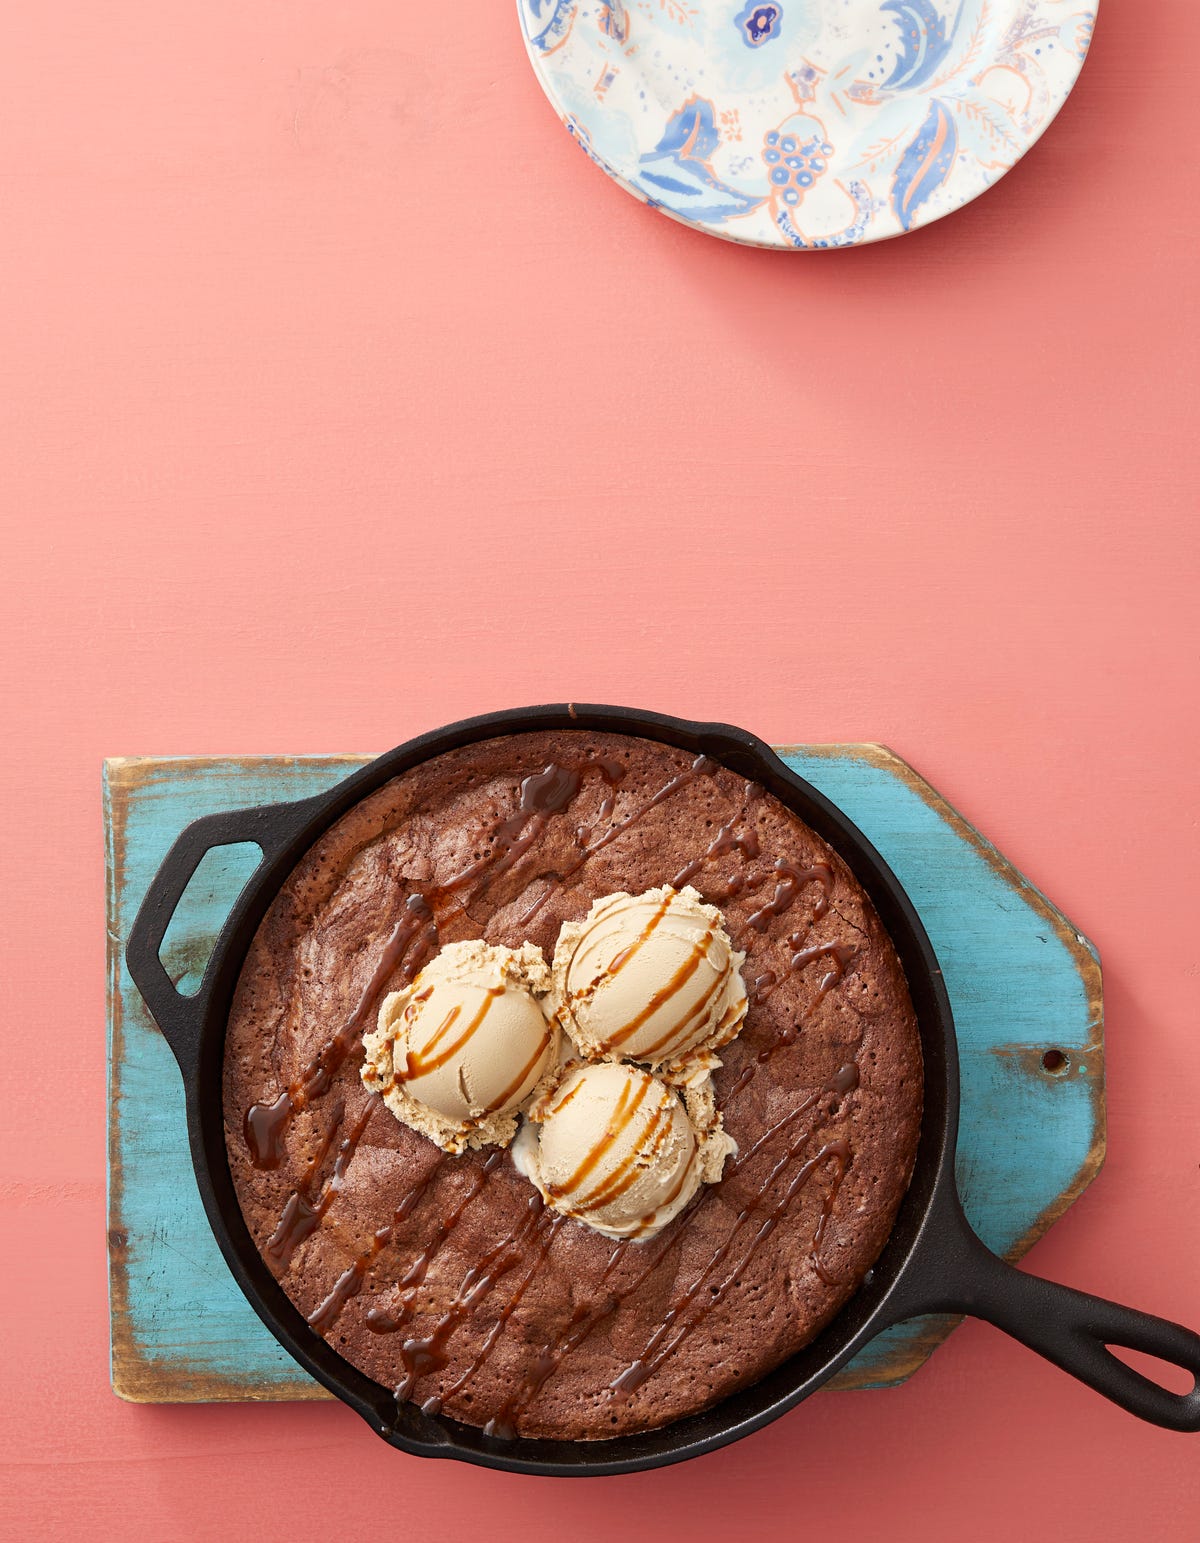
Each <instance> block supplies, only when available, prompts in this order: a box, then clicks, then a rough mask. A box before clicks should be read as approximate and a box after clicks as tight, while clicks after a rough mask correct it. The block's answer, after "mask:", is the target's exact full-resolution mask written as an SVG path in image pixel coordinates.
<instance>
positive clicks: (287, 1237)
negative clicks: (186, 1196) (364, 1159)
mask: <svg viewBox="0 0 1200 1543" xmlns="http://www.w3.org/2000/svg"><path fill="white" fill-rule="evenodd" d="M380 1102H381V1100H380V1099H379V1097H378V1095H376V1094H372V1096H371V1097H370V1098H369V1099H368V1100H367V1106H366V1108H365V1109H364V1110H363V1112H362V1114H361V1116H360V1117H359V1119H358V1121H357V1123H356V1124H355V1125H354V1127H353V1129H352V1130H351V1131H350V1134H349V1135H348V1136H346V1137H345V1139H344V1140H343V1141H342V1143H341V1145H340V1146H339V1147H338V1154H337V1157H336V1158H335V1159H334V1164H333V1173H332V1174H331V1175H330V1177H329V1178H328V1179H327V1180H326V1182H325V1184H324V1185H323V1186H322V1188H321V1193H320V1194H319V1195H318V1196H317V1199H316V1200H315V1201H313V1200H311V1199H310V1196H309V1191H310V1188H311V1185H312V1182H313V1180H314V1179H315V1177H316V1172H317V1169H318V1168H319V1166H320V1163H321V1162H322V1161H323V1160H324V1154H326V1153H327V1152H328V1151H329V1148H330V1146H331V1144H332V1141H333V1136H334V1134H335V1132H336V1130H337V1127H338V1125H340V1123H341V1120H342V1111H341V1110H339V1112H338V1114H337V1117H336V1120H335V1123H334V1124H333V1125H332V1126H331V1127H330V1129H329V1131H328V1132H327V1133H326V1135H325V1139H324V1141H323V1142H322V1146H321V1152H320V1153H319V1154H318V1157H317V1158H314V1160H313V1162H312V1163H310V1164H309V1169H308V1172H307V1173H306V1174H305V1177H304V1181H303V1182H302V1184H301V1187H300V1188H299V1189H296V1190H293V1191H292V1193H291V1195H290V1196H289V1197H288V1202H287V1204H286V1206H285V1207H284V1209H283V1215H282V1216H281V1217H280V1218H279V1223H278V1225H277V1226H276V1228H275V1231H274V1232H273V1233H272V1234H271V1237H270V1239H269V1241H268V1243H267V1246H266V1252H267V1254H268V1255H269V1256H270V1259H271V1261H272V1263H274V1264H277V1265H279V1266H281V1267H282V1266H285V1265H287V1264H289V1263H290V1262H291V1259H292V1255H293V1254H294V1253H295V1252H296V1250H297V1249H298V1248H299V1247H300V1245H301V1243H304V1242H306V1241H307V1240H308V1239H309V1238H310V1237H312V1235H313V1233H314V1232H316V1231H317V1229H318V1228H319V1227H320V1225H321V1223H322V1222H323V1221H324V1220H325V1216H326V1213H327V1212H328V1210H329V1207H330V1206H331V1205H332V1204H333V1202H334V1201H335V1200H336V1199H337V1197H338V1194H339V1193H340V1191H341V1189H342V1187H343V1185H344V1184H345V1182H346V1172H347V1169H348V1168H349V1167H350V1162H351V1160H352V1158H353V1157H354V1154H355V1152H356V1151H357V1150H358V1143H359V1142H360V1141H361V1140H362V1137H363V1133H364V1131H365V1130H366V1128H367V1126H368V1124H369V1123H370V1120H371V1116H372V1115H373V1114H374V1113H375V1111H376V1109H377V1108H378V1107H379V1104H380Z"/></svg>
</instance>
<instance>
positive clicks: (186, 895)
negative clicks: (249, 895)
mask: <svg viewBox="0 0 1200 1543" xmlns="http://www.w3.org/2000/svg"><path fill="white" fill-rule="evenodd" d="M262 858H263V854H262V848H261V847H259V846H256V845H255V843H254V842H253V841H236V842H231V843H230V844H229V845H228V846H220V847H210V848H209V850H208V851H207V852H205V854H204V856H203V857H202V858H201V859H200V862H199V864H198V866H197V868H196V871H195V873H193V874H192V876H191V878H190V880H189V881H188V887H187V888H186V889H185V890H184V892H183V894H182V895H181V897H180V900H179V904H178V905H177V906H176V907H175V914H174V915H173V916H172V917H171V924H170V926H169V927H168V928H167V930H166V933H165V935H164V937H163V941H162V947H161V948H160V949H159V951H158V957H159V959H160V960H161V961H162V967H163V969H164V970H166V972H167V974H168V975H169V976H170V977H171V981H172V984H173V985H174V987H175V989H176V991H178V992H179V994H180V996H184V997H192V996H195V995H196V993H197V991H199V990H200V982H201V981H202V980H203V979H204V971H205V970H206V969H207V967H208V961H209V959H210V958H211V957H212V951H213V948H214V946H215V944H216V941H217V936H218V934H219V933H220V931H221V928H222V927H223V926H224V925H225V921H226V918H227V917H228V915H229V913H230V911H231V910H232V909H233V904H234V901H235V900H236V899H237V897H238V896H239V895H240V894H241V892H242V890H243V889H245V887H246V884H247V882H248V881H249V879H250V876H251V874H252V873H253V872H254V871H255V869H256V868H257V867H258V865H259V863H261V862H262Z"/></svg>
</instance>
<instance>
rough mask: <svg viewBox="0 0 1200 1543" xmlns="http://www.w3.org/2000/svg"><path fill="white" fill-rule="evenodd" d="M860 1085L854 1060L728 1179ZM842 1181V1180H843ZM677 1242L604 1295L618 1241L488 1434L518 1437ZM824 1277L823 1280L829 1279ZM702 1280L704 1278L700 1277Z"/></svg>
mask: <svg viewBox="0 0 1200 1543" xmlns="http://www.w3.org/2000/svg"><path fill="white" fill-rule="evenodd" d="M858 1083H859V1072H858V1067H857V1066H856V1065H854V1064H853V1063H849V1064H847V1065H845V1066H843V1067H841V1068H840V1069H839V1070H838V1071H837V1072H835V1073H834V1075H833V1076H832V1077H831V1078H830V1079H829V1081H828V1082H827V1083H825V1084H824V1086H823V1087H821V1088H818V1089H817V1090H816V1091H815V1092H814V1093H812V1094H810V1095H809V1097H808V1098H807V1099H806V1100H805V1101H804V1103H803V1104H801V1105H799V1106H798V1107H797V1108H796V1109H794V1110H792V1111H791V1112H790V1113H789V1114H788V1115H786V1116H785V1117H784V1118H783V1119H782V1120H780V1121H779V1122H778V1123H777V1124H776V1125H774V1126H772V1127H771V1128H770V1129H769V1130H768V1131H766V1132H765V1133H764V1134H763V1135H762V1136H761V1137H760V1138H759V1139H758V1141H756V1142H755V1144H754V1145H753V1146H752V1147H750V1148H749V1149H748V1150H747V1151H746V1152H744V1153H739V1154H738V1157H737V1159H736V1160H735V1162H734V1163H733V1164H731V1165H730V1167H728V1168H727V1169H726V1173H725V1177H726V1178H727V1179H728V1178H731V1177H733V1175H734V1174H735V1173H738V1172H740V1171H741V1170H742V1169H744V1168H745V1167H746V1166H747V1165H748V1164H749V1163H750V1162H752V1161H753V1159H754V1158H755V1157H756V1156H757V1155H758V1154H759V1152H760V1151H762V1150H763V1149H764V1148H765V1147H766V1146H767V1145H768V1144H769V1143H770V1142H771V1141H773V1140H774V1139H775V1138H776V1137H777V1136H779V1135H780V1134H782V1132H783V1131H785V1130H787V1129H789V1128H790V1127H791V1126H792V1125H794V1124H795V1123H796V1121H797V1120H799V1119H801V1118H802V1117H803V1116H804V1115H805V1114H807V1113H809V1112H810V1111H811V1110H813V1109H815V1108H816V1107H817V1105H818V1104H819V1103H820V1102H821V1099H822V1098H824V1097H827V1096H830V1095H833V1096H834V1097H836V1098H843V1097H845V1096H846V1095H847V1094H848V1093H851V1092H853V1091H854V1089H855V1088H856V1087H857V1086H858ZM812 1136H813V1131H812V1130H810V1131H808V1132H807V1133H806V1135H805V1136H804V1138H803V1139H802V1140H800V1141H798V1142H796V1143H794V1144H793V1150H794V1151H795V1152H799V1151H800V1150H802V1149H803V1147H804V1146H805V1145H806V1144H807V1142H808V1141H811V1139H812ZM791 1159H792V1151H791V1150H790V1151H789V1154H788V1157H787V1158H786V1159H785V1161H784V1166H786V1163H787V1162H790V1161H791ZM774 1177H775V1175H774V1174H772V1176H771V1178H770V1179H768V1180H767V1183H766V1185H765V1186H764V1192H765V1191H766V1190H768V1189H769V1188H770V1186H771V1184H772V1182H773V1181H774ZM838 1182H839V1184H840V1178H839V1181H838ZM801 1187H803V1186H801ZM832 1204H833V1202H832V1200H830V1202H829V1208H830V1209H832ZM826 1220H827V1217H826V1213H825V1212H822V1224H821V1225H820V1226H819V1227H818V1232H819V1233H820V1237H819V1238H814V1251H815V1250H816V1249H817V1248H818V1247H819V1245H820V1243H821V1242H822V1241H823V1240H824V1223H825V1221H826ZM735 1234H736V1226H735V1229H734V1232H731V1234H730V1240H732V1238H733V1236H734V1235H735ZM675 1242H676V1234H675V1231H674V1229H668V1230H667V1231H666V1232H663V1233H662V1234H660V1236H659V1237H658V1238H656V1239H655V1240H654V1241H653V1242H651V1243H647V1244H645V1245H644V1246H643V1247H642V1248H641V1249H639V1254H640V1255H641V1256H642V1257H643V1258H644V1259H645V1267H644V1268H643V1269H642V1270H640V1271H639V1272H638V1273H637V1275H635V1276H634V1278H633V1279H632V1280H631V1281H629V1282H628V1283H627V1284H626V1286H625V1287H624V1289H623V1290H621V1291H620V1292H610V1293H608V1294H607V1295H602V1293H603V1291H604V1287H605V1285H606V1284H607V1282H608V1281H609V1280H610V1279H611V1278H612V1276H613V1274H614V1272H615V1271H616V1269H617V1267H618V1266H619V1265H620V1264H622V1263H623V1262H624V1261H625V1259H626V1258H627V1257H628V1256H627V1254H626V1252H625V1243H624V1242H623V1241H622V1242H620V1243H618V1244H617V1245H616V1247H615V1248H614V1249H613V1251H612V1253H611V1254H610V1255H609V1257H608V1261H607V1263H606V1264H605V1267H604V1269H603V1271H602V1272H601V1275H600V1278H599V1280H598V1281H597V1283H596V1291H595V1294H594V1295H593V1296H592V1297H590V1298H589V1300H588V1301H586V1302H581V1303H580V1304H579V1305H578V1306H577V1307H576V1308H575V1310H574V1312H573V1314H572V1316H571V1319H570V1321H569V1322H568V1324H567V1327H566V1329H565V1330H564V1331H563V1333H562V1334H561V1335H559V1336H557V1337H556V1338H555V1339H553V1340H548V1341H546V1342H544V1343H543V1344H542V1345H540V1346H539V1348H538V1350H537V1352H536V1354H535V1355H534V1356H533V1357H532V1358H531V1359H530V1363H529V1367H528V1369H527V1371H526V1373H525V1376H524V1378H523V1379H522V1381H521V1382H520V1383H519V1384H518V1386H517V1387H516V1389H515V1390H514V1392H513V1393H512V1394H511V1395H510V1396H509V1398H508V1399H507V1401H506V1402H505V1403H504V1405H503V1406H502V1407H501V1409H500V1410H499V1411H498V1412H497V1414H496V1416H495V1417H494V1418H493V1419H492V1420H490V1421H489V1422H488V1424H487V1425H486V1426H485V1427H484V1431H485V1434H487V1435H491V1436H497V1437H501V1438H505V1439H511V1438H512V1437H515V1436H516V1434H517V1423H518V1421H519V1420H520V1418H521V1416H522V1415H523V1414H524V1412H525V1411H526V1410H527V1409H528V1408H529V1407H530V1405H531V1404H532V1403H533V1401H534V1399H535V1398H536V1397H537V1396H538V1394H539V1393H540V1392H541V1390H542V1388H543V1387H544V1386H545V1385H546V1383H547V1382H548V1381H549V1380H550V1378H551V1377H552V1376H553V1375H554V1373H555V1372H556V1371H557V1370H558V1368H559V1366H561V1365H562V1363H563V1361H565V1360H566V1358H567V1356H568V1355H570V1354H571V1353H572V1351H574V1350H576V1349H577V1348H578V1347H579V1346H580V1345H581V1344H582V1343H583V1342H584V1340H585V1339H587V1338H588V1336H589V1335H590V1334H591V1333H592V1332H593V1331H594V1330H595V1329H596V1328H598V1327H599V1325H600V1324H602V1323H603V1322H605V1321H606V1320H607V1319H608V1318H610V1317H611V1316H612V1315H613V1314H614V1313H615V1312H616V1311H617V1310H618V1308H619V1307H620V1306H621V1305H622V1303H624V1302H625V1301H627V1300H628V1299H629V1298H630V1297H631V1296H633V1295H634V1293H635V1292H637V1291H638V1290H639V1289H640V1287H641V1286H642V1285H643V1284H644V1283H645V1282H646V1281H647V1280H648V1279H649V1278H650V1276H651V1275H652V1274H653V1273H654V1271H655V1270H656V1269H657V1268H658V1266H659V1265H660V1264H661V1263H662V1261H663V1259H664V1258H665V1256H666V1254H667V1253H668V1252H669V1250H670V1249H671V1248H672V1247H673V1246H674V1244H675ZM817 1269H818V1273H820V1266H819V1264H818V1266H817ZM822 1278H823V1279H824V1277H822ZM702 1280H703V1277H701V1281H702ZM699 1321H700V1320H699V1319H697V1320H696V1322H697V1323H699ZM689 1332H690V1329H689ZM448 1396H449V1395H447V1397H448Z"/></svg>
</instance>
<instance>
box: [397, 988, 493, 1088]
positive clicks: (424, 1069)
mask: <svg viewBox="0 0 1200 1543" xmlns="http://www.w3.org/2000/svg"><path fill="white" fill-rule="evenodd" d="M503 994H504V987H503V986H490V987H489V988H488V991H487V995H486V996H485V997H484V999H483V1006H482V1007H481V1008H480V1009H479V1011H478V1012H477V1013H476V1014H475V1016H474V1017H473V1018H472V1019H471V1021H470V1023H468V1024H467V1026H466V1028H465V1029H464V1030H463V1031H462V1033H461V1034H460V1035H459V1036H458V1038H457V1039H456V1040H455V1041H454V1042H453V1044H450V1045H447V1046H446V1048H445V1049H444V1050H442V1051H441V1052H440V1053H439V1054H437V1055H435V1054H434V1053H433V1052H434V1049H435V1047H436V1045H437V1044H438V1043H439V1042H440V1041H441V1040H442V1039H443V1038H444V1037H445V1035H446V1034H447V1033H448V1032H449V1029H450V1025H451V1024H452V1023H454V1021H455V1019H457V1017H458V1015H459V1012H460V1010H461V1009H459V1008H458V1007H452V1008H451V1009H450V1011H449V1012H448V1013H447V1014H446V1020H445V1022H444V1023H443V1024H441V1026H440V1027H439V1028H438V1031H437V1033H436V1034H435V1035H434V1037H433V1040H432V1041H431V1042H430V1043H429V1044H428V1045H427V1046H426V1047H425V1049H424V1051H423V1052H422V1053H421V1054H420V1055H413V1053H412V1052H411V1051H409V1052H408V1053H407V1055H406V1056H405V1058H404V1070H403V1071H402V1072H397V1073H396V1081H397V1082H411V1081H412V1080H413V1079H414V1078H416V1077H427V1076H428V1075H429V1073H430V1072H435V1071H438V1070H439V1069H440V1068H441V1067H443V1066H445V1064H446V1062H447V1061H451V1060H453V1059H454V1057H455V1056H456V1055H457V1054H458V1052H459V1051H460V1050H461V1049H462V1048H463V1046H464V1045H466V1044H469V1043H470V1041H471V1040H472V1039H474V1038H475V1035H476V1034H477V1033H478V1032H479V1030H480V1028H481V1027H482V1025H483V1020H484V1019H485V1018H486V1017H487V1015H488V1013H489V1011H490V1010H491V1007H492V1003H493V1002H495V1000H496V999H497V997H500V996H502V995H503Z"/></svg>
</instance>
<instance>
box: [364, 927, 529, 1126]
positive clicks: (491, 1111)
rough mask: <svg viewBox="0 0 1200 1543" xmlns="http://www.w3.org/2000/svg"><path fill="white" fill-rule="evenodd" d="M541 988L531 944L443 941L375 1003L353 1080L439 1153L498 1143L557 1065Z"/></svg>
mask: <svg viewBox="0 0 1200 1543" xmlns="http://www.w3.org/2000/svg"><path fill="white" fill-rule="evenodd" d="M550 984H551V982H550V971H549V969H548V967H547V965H546V961H545V960H544V959H543V958H542V954H541V950H540V949H538V948H535V947H534V946H533V945H532V944H529V943H526V944H524V945H523V946H522V947H521V948H518V949H511V948H500V947H496V946H494V945H491V944H488V943H483V942H478V941H472V942H465V943H448V944H447V945H446V947H445V948H443V949H442V951H441V953H439V954H438V955H437V957H436V958H435V959H433V960H432V961H431V962H430V963H429V964H427V965H426V966H425V968H424V969H423V970H422V971H421V973H420V974H419V975H418V976H417V978H416V979H415V980H414V981H413V983H412V984H411V985H410V986H406V987H405V988H404V990H402V991H395V992H393V993H392V994H391V995H390V996H388V997H387V998H385V1000H384V1002H383V1005H382V1007H381V1008H380V1010H379V1022H378V1027H377V1028H376V1029H375V1030H374V1032H373V1033H371V1034H368V1035H366V1036H365V1038H364V1041H363V1044H364V1048H365V1050H366V1056H367V1058H366V1062H365V1063H364V1065H363V1069H362V1078H363V1082H364V1083H365V1084H366V1085H367V1087H368V1088H370V1089H371V1090H372V1091H373V1092H378V1093H381V1094H382V1095H383V1098H384V1101H385V1102H386V1104H387V1106H388V1108H389V1109H390V1110H391V1111H392V1113H393V1114H394V1115H395V1116H396V1118H397V1119H398V1120H402V1121H403V1122H404V1124H405V1125H409V1126H411V1127H412V1129H413V1130H417V1131H420V1132H421V1134H422V1135H424V1136H428V1137H429V1139H430V1140H431V1141H435V1142H436V1143H437V1144H438V1146H440V1147H441V1148H442V1150H443V1151H446V1152H461V1151H462V1150H463V1149H464V1148H466V1147H481V1146H490V1145H499V1146H506V1145H507V1144H508V1143H509V1142H510V1141H511V1140H512V1138H513V1136H514V1134H515V1132H516V1128H517V1115H516V1111H517V1110H518V1109H519V1108H520V1106H521V1104H522V1103H523V1102H524V1101H525V1100H526V1099H527V1098H528V1097H529V1096H530V1094H531V1093H532V1092H533V1091H534V1089H535V1088H536V1086H537V1083H538V1081H539V1079H540V1078H541V1077H542V1076H543V1074H544V1073H545V1072H546V1071H547V1069H548V1068H550V1067H553V1066H555V1065H556V1064H557V1060H558V1043H559V1035H558V1030H557V1028H556V1027H555V1024H554V1022H553V1018H552V1015H551V1004H550V1001H549V995H548V994H549V991H550Z"/></svg>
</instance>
